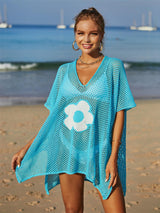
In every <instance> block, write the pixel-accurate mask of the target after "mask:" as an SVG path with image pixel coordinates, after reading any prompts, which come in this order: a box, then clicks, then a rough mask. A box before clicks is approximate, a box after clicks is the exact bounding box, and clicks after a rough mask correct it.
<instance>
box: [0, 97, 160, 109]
mask: <svg viewBox="0 0 160 213" xmlns="http://www.w3.org/2000/svg"><path fill="white" fill-rule="evenodd" d="M134 99H135V101H149V100H150V101H152V100H153V101H154V100H160V97H137V98H134ZM46 100H47V97H0V107H7V106H22V105H24V106H30V105H31V106H34V105H44V103H45V101H46Z"/></svg>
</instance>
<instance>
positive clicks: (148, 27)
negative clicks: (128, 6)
mask: <svg viewBox="0 0 160 213" xmlns="http://www.w3.org/2000/svg"><path fill="white" fill-rule="evenodd" d="M148 18H149V21H148V25H145V16H144V14H142V25H141V26H136V24H135V25H132V26H130V30H139V31H156V30H157V27H153V26H152V12H151V11H150V12H149V13H148Z"/></svg>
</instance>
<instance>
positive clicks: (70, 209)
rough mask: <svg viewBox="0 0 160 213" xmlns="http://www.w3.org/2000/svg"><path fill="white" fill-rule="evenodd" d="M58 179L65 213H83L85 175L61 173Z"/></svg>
mask: <svg viewBox="0 0 160 213" xmlns="http://www.w3.org/2000/svg"><path fill="white" fill-rule="evenodd" d="M59 178H60V186H61V191H62V197H63V201H64V205H65V210H66V213H83V192H84V178H85V175H83V174H73V175H69V174H66V173H62V174H60V175H59Z"/></svg>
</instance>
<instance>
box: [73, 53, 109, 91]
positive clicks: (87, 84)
mask: <svg viewBox="0 0 160 213" xmlns="http://www.w3.org/2000/svg"><path fill="white" fill-rule="evenodd" d="M106 57H107V56H104V57H103V60H102V61H101V63H100V65H99V67H98V68H97V70H96V72H95V73H94V75H93V76H92V77H91V78H90V80H89V81H88V82H87V83H86V84H82V82H81V81H80V79H79V76H78V73H77V60H78V58H77V59H76V60H75V66H74V70H75V75H76V78H77V81H78V83H79V84H80V86H81V87H87V86H89V84H90V83H91V82H92V81H93V79H94V78H95V76H96V75H97V73H98V72H99V70H100V69H101V67H102V65H103V62H104V60H105V58H106Z"/></svg>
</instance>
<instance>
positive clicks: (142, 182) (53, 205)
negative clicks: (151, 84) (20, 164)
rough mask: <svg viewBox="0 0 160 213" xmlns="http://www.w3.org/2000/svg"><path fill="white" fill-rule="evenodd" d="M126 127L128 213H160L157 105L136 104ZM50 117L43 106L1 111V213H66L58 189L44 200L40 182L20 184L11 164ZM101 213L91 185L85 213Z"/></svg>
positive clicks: (41, 179) (159, 105)
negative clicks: (16, 154)
mask: <svg viewBox="0 0 160 213" xmlns="http://www.w3.org/2000/svg"><path fill="white" fill-rule="evenodd" d="M136 103H137V107H136V108H134V109H132V110H130V111H128V115H127V116H128V121H127V193H126V196H125V201H126V208H127V213H143V212H145V213H152V212H160V175H159V174H160V146H159V144H160V140H159V136H160V131H159V127H160V113H159V109H160V100H136ZM47 116H48V110H47V109H46V108H44V107H43V105H30V106H8V107H0V168H1V170H0V212H1V213H10V212H12V213H16V212H27V213H33V212H34V213H42V212H56V213H64V206H63V202H62V198H61V192H60V187H59V186H57V187H55V188H54V189H53V190H51V193H50V195H46V193H45V189H44V177H43V176H42V177H36V178H32V179H30V180H28V181H26V182H24V183H21V184H19V183H18V182H17V180H16V177H15V174H14V173H13V172H12V171H11V166H10V162H11V159H12V156H13V154H14V153H16V152H17V151H18V150H19V149H20V148H21V147H22V146H23V145H24V144H26V143H27V141H28V140H29V139H30V138H32V137H33V136H34V135H35V134H36V133H37V132H38V131H39V129H40V127H41V126H42V124H43V122H44V121H45V119H46V118H47ZM90 212H93V213H94V212H95V213H97V212H98V213H103V212H104V211H103V208H102V206H101V202H100V200H99V197H98V195H97V193H96V190H95V189H94V187H93V186H92V184H91V183H88V182H85V213H90Z"/></svg>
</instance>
